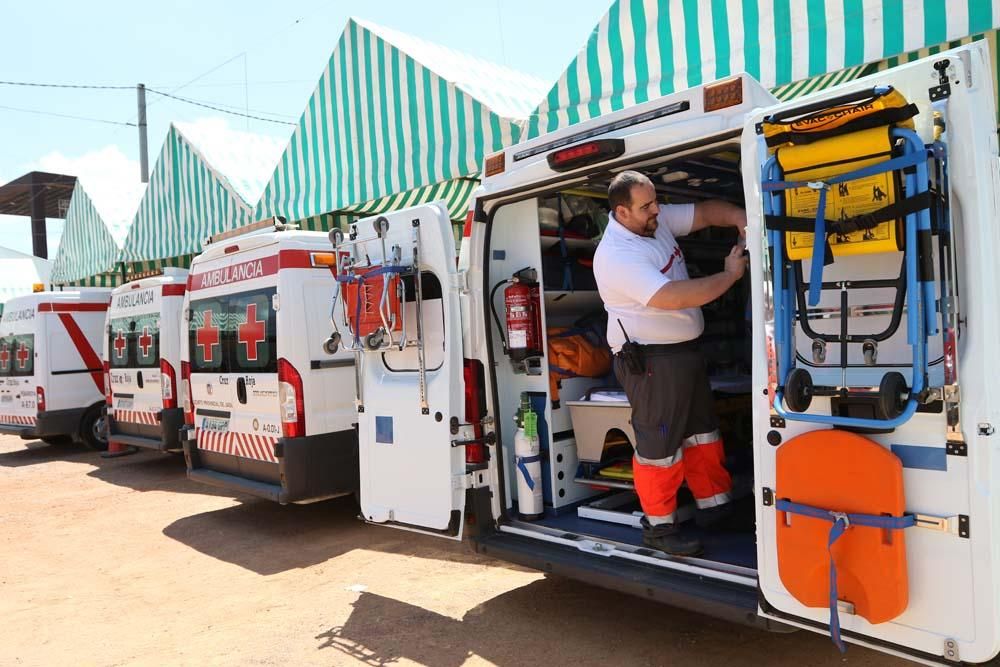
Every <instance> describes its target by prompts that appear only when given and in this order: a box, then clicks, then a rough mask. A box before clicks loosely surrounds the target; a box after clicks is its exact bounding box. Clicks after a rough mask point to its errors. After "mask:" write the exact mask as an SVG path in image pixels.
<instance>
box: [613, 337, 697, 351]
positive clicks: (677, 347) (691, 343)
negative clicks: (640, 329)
mask: <svg viewBox="0 0 1000 667" xmlns="http://www.w3.org/2000/svg"><path fill="white" fill-rule="evenodd" d="M639 348H640V349H641V350H642V352H643V354H658V353H661V352H682V351H685V350H696V349H698V339H697V338H695V339H692V340H685V341H681V342H680V343H651V344H641V343H640V344H639ZM618 354H621V352H619V353H618Z"/></svg>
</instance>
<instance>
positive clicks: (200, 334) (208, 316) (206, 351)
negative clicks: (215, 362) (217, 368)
mask: <svg viewBox="0 0 1000 667" xmlns="http://www.w3.org/2000/svg"><path fill="white" fill-rule="evenodd" d="M195 338H196V340H197V345H198V347H200V348H201V356H202V357H203V358H204V359H205V363H206V364H210V363H212V348H213V347H215V346H216V345H218V344H219V327H213V326H212V311H211V310H206V311H205V322H204V324H202V325H201V328H200V329H198V331H197V333H196V334H195Z"/></svg>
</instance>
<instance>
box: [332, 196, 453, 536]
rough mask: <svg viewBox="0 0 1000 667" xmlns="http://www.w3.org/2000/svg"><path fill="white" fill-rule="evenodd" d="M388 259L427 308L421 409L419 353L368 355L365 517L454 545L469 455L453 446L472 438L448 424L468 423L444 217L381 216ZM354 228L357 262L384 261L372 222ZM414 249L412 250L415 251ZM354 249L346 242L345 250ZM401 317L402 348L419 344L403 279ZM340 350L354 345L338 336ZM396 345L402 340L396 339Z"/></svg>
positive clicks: (431, 207)
mask: <svg viewBox="0 0 1000 667" xmlns="http://www.w3.org/2000/svg"><path fill="white" fill-rule="evenodd" d="M384 218H385V219H386V220H387V221H388V231H387V232H385V234H384V238H385V247H386V249H387V254H389V255H392V254H393V252H394V250H393V249H394V248H397V247H398V254H399V257H400V265H402V266H406V267H413V266H414V265H415V268H416V269H417V270H419V272H420V274H421V276H422V278H421V282H420V285H421V287H422V292H423V298H422V300H421V302H420V307H421V310H422V314H421V317H420V318H419V319H420V322H421V323H422V324H423V325H424V326H422V327H421V331H420V333H419V336H420V337H421V338H422V341H423V351H424V366H425V371H424V377H425V387H424V399H425V400H424V401H423V402H422V400H421V398H422V397H421V383H420V376H421V373H420V370H419V367H420V363H419V357H418V351H419V349H418V348H417V347H410V348H407V349H404V350H402V351H365V352H363V353H361V356H362V360H361V362H360V371H359V372H360V373H361V391H360V396H359V408H358V410H359V413H358V436H359V441H360V443H359V444H360V462H361V510H362V513H363V514H364V516H365V518H366V519H367V520H368V521H371V522H373V523H382V524H386V525H392V526H395V527H399V528H404V529H409V530H417V531H421V532H427V533H430V534H436V535H441V536H445V537H450V538H452V539H456V540H460V539H461V536H462V514H463V510H464V504H465V490H464V478H465V449H464V447H461V446H458V447H456V446H453V443H454V442H455V441H456V440H461V439H462V438H467V437H471V436H470V435H469V434H468V433H467V431H470V430H471V429H466V428H463V427H461V426H459V427H458V428H457V429H455V430H457V433H453V429H452V420H453V419H454V420H455V423H456V424H459V425H460V424H461V422H462V420H463V416H464V383H463V381H462V378H463V374H462V322H461V313H460V310H459V285H460V283H461V276H460V275H459V273H458V271H457V269H456V262H455V241H454V236H453V232H452V226H451V220H449V218H448V212H447V209H445V207H444V206H443V205H440V204H438V203H434V204H428V205H424V206H418V207H415V208H412V209H408V210H404V211H399V212H395V213H391V214H388V215H386V216H384ZM375 220H376V218H366V219H364V220H360V221H358V223H357V224H356V226H355V228H356V230H357V239H356V241H354V242H353V243H354V246H353V247H354V249H355V256H356V257H358V258H360V260H361V261H362V262H364V261H365V256H366V254H367V256H368V257H370V258H371V259H372V261H373V262H375V263H381V262H382V259H383V254H382V244H381V243H380V242H379V241H378V239H377V236H376V233H375V228H374V221H375ZM415 239H417V242H416V243H415ZM345 243H346V244H347V247H351V243H352V242H351V241H350V240H349V239H348V240H347V241H346V242H345ZM404 284H405V285H406V288H407V295H406V299H405V303H404V305H403V311H404V312H403V316H404V318H405V319H406V321H407V334H406V335H407V339H408V340H410V341H411V342H415V341H417V338H418V331H417V327H416V324H417V320H418V318H417V314H416V307H417V302H416V297H415V294H412V293H411V292H415V290H414V289H413V288H414V286H415V283H414V280H413V279H412V278H409V279H405V280H404ZM342 333H343V335H344V342H345V344H350V342H351V340H350V338H351V337H350V335H349V334H348V333H347V332H346V331H342ZM396 338H397V339H398V336H396Z"/></svg>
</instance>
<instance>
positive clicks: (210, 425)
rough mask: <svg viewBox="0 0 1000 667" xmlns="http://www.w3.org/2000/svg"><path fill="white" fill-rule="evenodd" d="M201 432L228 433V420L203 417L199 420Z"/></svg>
mask: <svg viewBox="0 0 1000 667" xmlns="http://www.w3.org/2000/svg"><path fill="white" fill-rule="evenodd" d="M201 430H202V431H228V430H229V420H228V419H217V418H214V417H203V418H202V420H201Z"/></svg>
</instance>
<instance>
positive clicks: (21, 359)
mask: <svg viewBox="0 0 1000 667" xmlns="http://www.w3.org/2000/svg"><path fill="white" fill-rule="evenodd" d="M16 356H17V367H18V368H19V369H21V370H23V369H24V367H25V366H27V365H28V357H30V356H31V355H29V354H28V346H27V345H25V344H24V343H21V347H19V348H17V355H16Z"/></svg>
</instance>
